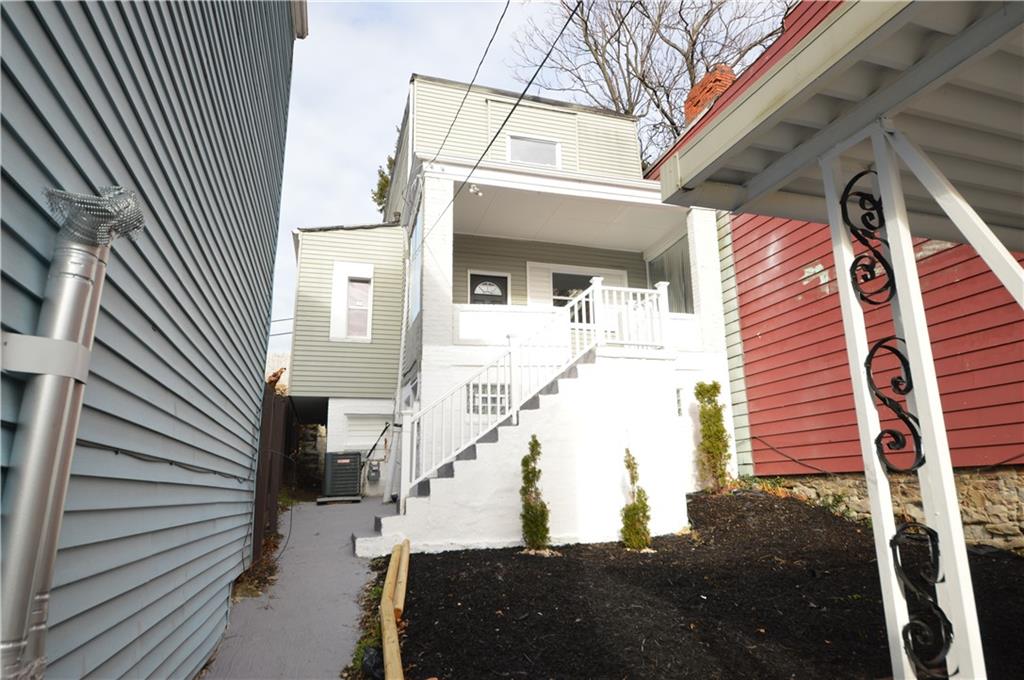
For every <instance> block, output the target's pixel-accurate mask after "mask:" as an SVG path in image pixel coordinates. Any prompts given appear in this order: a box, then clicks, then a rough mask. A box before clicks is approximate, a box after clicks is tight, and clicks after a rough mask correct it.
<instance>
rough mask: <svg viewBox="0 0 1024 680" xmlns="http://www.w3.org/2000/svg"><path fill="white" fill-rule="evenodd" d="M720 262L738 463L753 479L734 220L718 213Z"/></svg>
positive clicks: (740, 471)
mask: <svg viewBox="0 0 1024 680" xmlns="http://www.w3.org/2000/svg"><path fill="white" fill-rule="evenodd" d="M718 261H719V263H720V265H721V269H722V305H723V307H724V312H725V344H726V351H727V354H728V357H729V392H730V395H731V398H732V414H733V427H735V428H736V459H737V462H738V463H739V473H740V475H752V474H754V460H753V454H752V452H751V451H752V450H751V445H750V419H749V417H748V415H747V413H748V411H747V384H746V381H745V379H744V376H743V338H742V337H741V336H740V305H739V302H740V301H739V293H738V289H737V288H736V270H735V268H734V267H733V260H732V220H731V218H730V216H729V213H727V212H720V213H718Z"/></svg>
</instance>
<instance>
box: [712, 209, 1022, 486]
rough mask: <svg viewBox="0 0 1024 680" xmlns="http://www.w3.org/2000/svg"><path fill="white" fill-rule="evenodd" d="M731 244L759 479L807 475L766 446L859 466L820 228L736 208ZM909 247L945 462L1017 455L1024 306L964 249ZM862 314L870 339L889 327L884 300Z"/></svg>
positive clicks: (834, 467)
mask: <svg viewBox="0 0 1024 680" xmlns="http://www.w3.org/2000/svg"><path fill="white" fill-rule="evenodd" d="M732 239H733V244H732V245H733V258H734V262H735V271H736V281H737V287H738V291H739V301H740V306H739V309H740V326H741V335H742V340H743V350H744V361H743V367H744V372H745V378H746V392H747V399H748V404H749V413H750V415H749V418H750V430H751V436H752V437H754V439H753V440H752V449H753V460H754V469H755V474H757V475H762V476H764V475H789V474H807V473H813V470H811V469H809V468H807V467H806V466H804V465H801V464H799V463H794V462H792V461H789V460H787V459H786V458H784V457H783V456H780V455H779V454H778V453H776V452H773V451H772V450H771V449H770V448H769V447H768V446H767V445H766V443H765V442H768V443H770V444H771V445H772V446H774V447H776V448H778V449H780V450H782V451H784V452H785V453H787V454H789V455H790V456H793V457H795V458H797V459H798V460H802V461H807V462H808V463H810V464H813V465H815V466H817V467H820V468H824V469H827V470H830V471H833V472H848V471H858V470H862V469H863V467H862V464H861V455H860V451H859V444H858V441H857V426H856V416H855V414H854V409H853V397H852V394H851V384H850V373H849V367H848V365H847V359H846V350H845V344H844V338H843V327H842V319H841V314H840V309H839V298H838V296H837V290H836V283H835V282H836V272H835V268H834V266H833V261H832V252H831V246H830V244H829V236H828V228H827V227H826V226H824V225H821V224H812V223H808V222H799V221H794V220H785V219H778V218H769V217H762V216H757V215H736V216H734V217H733V224H732ZM915 243H916V251H917V253H918V270H919V273H920V275H921V284H922V290H923V293H924V298H925V306H926V314H927V317H928V323H929V330H930V333H931V338H932V343H933V352H934V355H935V360H936V368H937V370H938V374H939V389H940V392H941V395H942V404H943V409H944V411H945V417H946V425H947V429H948V431H949V441H950V447H951V450H952V457H953V463H954V465H956V466H959V467H963V466H980V465H990V464H993V463H997V462H1001V461H1004V460H1006V459H1008V458H1010V457H1012V456H1014V455H1016V454H1020V453H1021V452H1022V451H1024V418H1022V417H1021V415H1022V406H1021V404H1022V403H1024V342H1021V340H1022V338H1024V313H1022V312H1021V310H1020V308H1019V307H1017V306H1016V304H1015V303H1014V302H1013V300H1012V299H1011V297H1010V294H1009V293H1008V292H1007V291H1006V290H1005V289H1004V288H1003V287H1002V286H1001V285H1000V283H999V282H998V280H997V279H996V278H995V276H994V275H992V273H991V272H990V271H989V270H988V267H987V266H986V265H985V263H984V262H983V261H982V260H981V259H980V258H979V257H978V256H977V255H976V254H975V252H974V250H973V249H972V248H971V247H970V246H967V245H954V244H950V243H945V242H941V241H927V240H924V239H918V240H916V242H915ZM1018 259H1019V260H1021V261H1024V254H1018ZM842 275H843V276H845V275H846V274H845V272H844V273H842ZM866 321H867V325H868V337H869V340H871V341H875V340H878V339H881V338H882V337H885V336H888V335H892V334H893V330H892V323H891V319H890V310H889V307H888V306H883V307H880V308H873V309H868V310H866ZM883 368H887V369H889V370H891V369H894V366H892V365H890V366H889V367H883ZM893 374H894V373H893ZM880 375H882V376H884V375H885V373H882V374H880ZM890 423H893V424H894V423H895V421H884V420H883V426H885V425H888V424H890ZM757 438H761V439H763V441H761V440H759V439H757ZM894 460H895V461H896V462H901V461H899V459H898V458H897V459H894ZM1016 462H1018V463H1020V462H1021V461H1020V460H1017V461H1016Z"/></svg>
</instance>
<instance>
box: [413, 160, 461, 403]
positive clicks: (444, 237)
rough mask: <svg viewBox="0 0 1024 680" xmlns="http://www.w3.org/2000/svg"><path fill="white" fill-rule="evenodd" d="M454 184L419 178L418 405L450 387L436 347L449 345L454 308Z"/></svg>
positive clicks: (442, 179) (428, 176)
mask: <svg viewBox="0 0 1024 680" xmlns="http://www.w3.org/2000/svg"><path fill="white" fill-rule="evenodd" d="M453 192H454V182H453V181H452V180H451V178H448V177H439V176H437V175H436V174H431V172H430V170H429V169H427V170H426V171H425V172H424V175H423V206H422V210H423V235H424V238H423V287H422V290H423V296H422V300H423V305H422V312H421V314H422V323H423V355H422V374H421V380H420V402H421V403H423V404H430V403H432V402H433V401H434V400H435V399H436V398H437V397H439V396H440V395H441V394H442V393H443V392H444V391H445V390H446V389H448V388H450V387H451V385H450V384H447V383H446V382H445V380H444V373H443V371H444V370H445V369H446V368H447V367H446V366H445V365H444V363H443V361H440V357H439V356H438V352H437V351H436V349H437V348H438V347H449V346H451V344H452V336H453V332H452V324H453V314H454V305H453V304H452V266H453V254H452V249H453V247H454V226H453V224H454V222H453V215H454V206H453V205H452V204H451V202H452V195H453Z"/></svg>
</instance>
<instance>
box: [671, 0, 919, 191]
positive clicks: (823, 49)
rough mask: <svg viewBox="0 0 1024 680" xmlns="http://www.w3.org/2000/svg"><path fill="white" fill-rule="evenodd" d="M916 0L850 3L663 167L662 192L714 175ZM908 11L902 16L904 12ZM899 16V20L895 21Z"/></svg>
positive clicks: (888, 29) (894, 27) (899, 22)
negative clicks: (749, 138) (742, 146)
mask: <svg viewBox="0 0 1024 680" xmlns="http://www.w3.org/2000/svg"><path fill="white" fill-rule="evenodd" d="M911 4H912V3H910V2H849V3H843V6H842V7H840V8H839V9H837V10H835V11H834V12H833V13H832V14H831V15H829V16H828V17H827V18H826V19H825V21H823V22H822V24H821V25H819V26H817V27H815V29H814V30H813V31H812V32H811V33H810V34H808V35H807V36H806V37H805V38H804V39H803V40H802V41H801V43H800V45H798V46H797V47H795V48H793V49H792V50H790V52H788V53H787V54H786V55H785V56H783V57H782V58H781V59H780V60H779V61H778V62H777V63H776V64H775V65H774V66H773V67H772V68H771V69H770V70H769V71H768V73H767V74H765V75H764V76H762V77H761V78H760V79H759V80H758V82H756V83H753V84H752V85H751V86H750V87H749V88H747V90H746V91H745V92H744V93H743V94H742V95H740V96H739V97H737V99H736V101H734V102H733V103H732V104H731V105H730V106H729V108H728V109H726V110H725V111H723V112H722V113H720V114H718V115H717V116H716V117H715V118H714V119H712V120H711V121H710V122H709V123H708V126H707V128H705V129H704V130H703V131H701V133H700V134H699V135H697V136H696V138H695V139H694V140H693V142H692V143H690V144H689V145H688V146H686V147H685V148H684V149H683V150H682V151H681V152H679V153H677V154H675V155H673V156H671V157H670V158H669V159H668V160H667V161H666V162H665V164H664V165H663V166H662V169H661V177H662V182H661V183H662V194H663V196H664V198H665V199H666V200H667V199H668V198H669V196H671V195H672V194H675V193H676V192H677V191H678V190H680V189H681V188H684V187H687V186H692V185H694V184H696V183H698V182H700V181H701V180H703V179H704V178H706V177H707V176H709V175H710V174H711V173H712V172H714V170H715V169H716V168H717V166H718V165H719V164H720V163H721V161H722V160H724V157H725V156H726V155H727V154H728V152H729V151H730V150H732V149H733V148H735V147H736V146H739V145H740V144H741V143H742V141H743V139H744V138H745V137H746V136H747V135H749V134H751V133H752V132H757V131H758V130H759V128H760V129H764V127H768V126H771V125H774V124H775V123H777V122H778V121H779V120H780V119H781V118H782V115H781V112H782V109H783V108H785V107H786V106H787V105H789V104H790V103H791V102H794V100H795V99H796V97H798V96H799V94H800V93H801V92H803V91H804V90H805V89H806V88H808V87H809V86H811V85H813V84H814V83H815V82H816V81H818V80H819V79H821V78H822V77H823V76H825V75H826V74H828V73H829V72H830V71H832V69H833V68H834V67H837V66H838V67H840V68H842V67H843V64H844V63H846V62H851V61H853V60H854V57H853V55H852V53H853V52H855V51H858V52H859V50H858V48H861V49H866V48H867V47H868V45H866V44H865V41H867V40H868V38H873V40H872V41H871V42H874V41H875V40H877V39H881V37H883V34H882V32H881V29H882V28H883V27H885V29H886V30H885V31H884V34H885V35H889V34H891V33H893V32H895V31H896V30H898V29H899V27H901V26H903V25H904V24H905V23H906V22H907V21H909V20H910V16H911V14H912V12H911V11H908V10H909V8H908V5H911ZM901 13H902V16H900V15H901ZM894 18H895V19H896V20H895V21H894Z"/></svg>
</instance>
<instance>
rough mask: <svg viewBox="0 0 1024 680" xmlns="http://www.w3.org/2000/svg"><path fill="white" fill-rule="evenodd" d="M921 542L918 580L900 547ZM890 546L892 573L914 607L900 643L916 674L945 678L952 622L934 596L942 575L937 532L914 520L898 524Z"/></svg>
mask: <svg viewBox="0 0 1024 680" xmlns="http://www.w3.org/2000/svg"><path fill="white" fill-rule="evenodd" d="M921 543H924V544H925V545H927V548H928V561H927V563H926V564H925V565H924V566H923V567H922V568H921V569H920V570H919V571H918V572H917V574H916V576H917V577H918V581H915V579H913V578H911V576H910V574H908V573H907V570H906V569H905V568H904V563H903V558H904V556H903V554H902V549H903V548H904V547H907V546H912V545H915V544H921ZM889 548H890V549H891V550H892V560H893V565H894V567H895V569H896V577H897V578H898V579H899V582H900V586H901V588H902V590H903V597H904V599H907V600H908V604H909V602H910V598H908V595H911V596H912V597H913V599H914V601H915V603H916V604H917V605H918V607H917V608H916V609H915V610H913V611H911V612H910V621H909V622H908V623H907V625H906V626H904V627H903V631H902V635H903V647H904V650H905V651H906V654H907V658H909V659H910V661H911V663H912V664H914V671H915V672H916V673H917V676H918V677H919V678H948V677H950V676H951V675H956V673H957V671H956V670H954V671H953V672H952V673H948V672H947V671H946V657H947V656H948V655H949V649H950V647H951V646H952V644H953V626H952V624H950V622H949V619H948V618H947V617H946V614H945V613H944V612H943V611H942V609H940V608H939V605H938V602H937V601H936V597H935V592H934V591H935V585H937V584H939V583H942V581H943V578H942V574H941V571H940V565H939V536H938V534H936V533H935V531H934V530H933V529H932V528H931V527H928V526H925V525H924V524H919V523H918V522H908V523H906V524H901V525H900V526H899V527H898V528H897V529H896V534H895V535H894V536H893V537H892V540H890V541H889Z"/></svg>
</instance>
